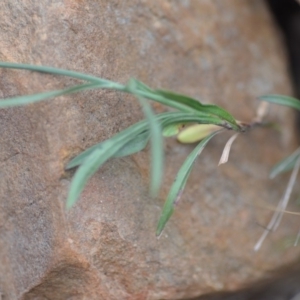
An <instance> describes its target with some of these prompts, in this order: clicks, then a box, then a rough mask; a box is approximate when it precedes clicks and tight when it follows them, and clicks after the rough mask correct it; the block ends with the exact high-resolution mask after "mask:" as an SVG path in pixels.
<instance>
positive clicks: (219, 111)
mask: <svg viewBox="0 0 300 300" xmlns="http://www.w3.org/2000/svg"><path fill="white" fill-rule="evenodd" d="M155 92H156V93H158V94H159V95H162V96H163V97H165V98H167V99H170V100H173V101H176V102H178V103H182V104H184V105H186V106H188V107H191V108H193V109H194V110H196V111H198V112H206V113H209V114H212V115H215V116H217V117H219V118H221V119H222V120H226V121H227V122H228V123H229V124H231V126H232V129H235V130H239V129H240V128H239V126H238V124H237V123H236V120H235V118H234V117H233V116H232V115H231V114H230V113H229V112H228V111H226V110H225V109H223V108H221V107H219V106H217V105H210V104H202V103H200V102H199V101H198V100H196V99H193V98H191V97H188V96H185V95H181V94H177V93H173V92H170V91H166V90H156V91H155Z"/></svg>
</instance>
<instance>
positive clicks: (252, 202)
mask: <svg viewBox="0 0 300 300" xmlns="http://www.w3.org/2000/svg"><path fill="white" fill-rule="evenodd" d="M0 28H1V32H0V45H1V47H0V60H2V61H12V62H23V63H33V64H43V65H50V66H55V67H61V68H66V69H72V70H77V71H82V72H87V73H91V74H94V75H98V76H101V77H104V78H109V79H112V80H114V81H119V82H122V83H125V82H126V81H127V80H128V79H129V78H130V77H135V78H138V79H140V80H142V81H144V82H145V83H147V84H149V85H150V86H153V87H164V88H167V89H173V90H176V91H178V92H182V93H187V94H190V95H191V96H195V97H197V98H199V99H202V100H203V101H204V102H210V103H216V104H219V105H222V106H223V107H225V108H227V109H228V110H229V111H230V112H232V113H233V114H234V115H235V116H236V118H238V119H240V120H244V121H249V120H251V118H252V117H253V116H254V114H255V109H256V107H257V104H258V103H257V100H256V99H255V97H256V96H258V95H261V94H265V93H270V92H272V93H290V92H291V91H290V85H289V79H288V76H287V73H286V63H285V59H284V55H283V52H282V49H281V45H280V41H279V40H278V39H277V33H276V32H275V29H274V26H273V24H272V22H271V18H270V16H269V14H268V11H267V9H266V7H265V6H264V3H263V1H261V0H252V1H241V0H227V1H222V0H202V1H189V0H185V1H158V0H156V1H153V0H144V1H137V0H130V1H117V0H110V1H104V0H101V1H92V0H77V1H74V0H56V1H50V0H39V1H37V0H34V1H32V0H31V1H29V0H24V1H9V0H4V1H1V2H0ZM71 83H73V81H72V80H69V79H64V78H59V77H53V76H47V75H40V74H33V73H29V72H25V71H11V70H0V96H1V97H7V96H13V95H18V94H29V93H33V92H37V91H44V90H50V89H54V88H58V87H62V86H66V85H68V84H71ZM155 107H156V108H157V109H161V107H160V106H158V105H155ZM272 115H273V117H274V119H277V120H279V121H284V120H285V119H288V120H291V119H292V114H291V112H289V111H286V110H284V109H280V110H279V109H277V108H275V107H274V108H272ZM141 118H142V113H141V110H140V108H139V105H138V103H137V101H136V100H135V99H133V98H132V97H129V96H126V95H123V94H120V93H115V92H112V91H97V92H86V93H81V94H76V95H72V96H70V97H60V98H57V99H54V100H51V101H46V102H43V103H38V104H34V105H29V106H25V107H18V108H13V109H5V110H0V128H1V137H0V139H1V143H0V162H1V168H0V191H1V200H0V291H1V293H2V299H6V300H8V299H26V300H29V299H53V300H54V299H55V300H59V299H62V300H63V299H111V300H121V299H128V300H129V299H132V300H134V299H136V300H138V299H148V300H151V299H161V298H164V299H179V298H180V297H191V296H194V295H196V294H201V293H204V292H207V291H210V290H218V289H222V288H235V287H238V286H239V285H241V284H242V283H243V282H244V281H246V280H249V279H253V278H256V277H257V276H259V275H260V274H262V273H263V272H265V271H266V270H268V269H270V268H274V267H276V266H278V265H280V264H283V263H284V262H285V261H289V260H290V259H292V258H293V257H294V255H295V253H293V252H295V251H293V249H288V250H283V249H281V248H280V247H279V246H280V245H282V242H283V239H284V238H285V237H288V236H289V235H293V234H295V233H296V230H297V224H296V223H297V222H296V221H297V219H296V217H289V218H284V222H283V224H282V226H281V227H280V230H279V231H278V232H277V233H276V234H272V235H271V236H270V238H268V240H267V241H266V242H265V244H264V245H263V248H262V249H261V251H260V252H258V253H254V252H253V250H252V249H253V245H254V244H255V242H256V241H257V239H258V238H259V236H260V235H261V233H262V227H261V226H260V225H265V224H266V223H267V222H268V220H269V217H270V215H271V213H272V212H271V211H270V210H268V209H262V208H261V207H260V206H259V205H265V206H274V205H276V203H277V201H278V200H279V198H280V197H281V194H282V193H283V191H284V188H285V185H286V179H287V177H281V178H279V179H276V180H273V181H270V180H268V171H269V169H270V167H271V166H272V165H273V164H274V163H275V162H277V161H278V160H279V159H280V158H281V157H282V156H284V155H286V154H287V153H289V151H291V147H292V144H293V141H292V126H291V122H289V121H288V122H287V121H286V120H285V121H284V125H283V129H282V131H281V132H276V131H274V130H257V131H254V132H252V133H250V134H247V135H245V136H244V137H240V138H239V139H238V140H237V141H236V142H235V144H234V146H233V149H232V153H231V157H230V162H229V163H228V164H227V165H224V166H222V167H220V168H217V163H218V159H219V157H220V154H221V151H222V147H223V145H224V143H225V141H226V139H227V138H228V137H229V135H227V134H225V135H224V136H219V137H217V138H215V139H214V140H213V141H212V142H210V144H209V146H208V148H207V149H208V150H206V151H204V153H203V156H202V157H200V158H199V160H198V162H197V163H196V166H195V168H194V170H193V173H192V176H191V178H190V180H189V182H188V184H187V189H186V191H185V193H184V196H183V197H182V200H181V202H180V204H179V205H178V207H177V210H176V213H175V214H174V216H173V217H172V219H171V221H170V223H169V224H168V225H167V227H166V230H165V231H164V233H163V235H162V236H161V238H160V239H157V238H156V237H155V235H154V233H155V227H156V223H157V220H158V217H159V213H160V211H161V207H162V205H163V199H164V197H165V196H166V194H167V192H168V188H169V186H170V184H171V182H172V180H173V179H174V175H175V173H176V171H177V170H178V168H179V167H180V164H181V162H182V161H183V159H184V158H185V156H186V155H187V154H188V153H189V152H190V151H191V149H192V147H191V146H183V145H179V144H178V143H177V142H176V141H174V140H170V141H168V143H167V144H166V154H167V156H166V176H165V182H164V187H163V190H162V194H161V197H160V198H159V199H156V200H153V199H151V198H149V197H148V194H147V186H148V165H149V159H148V157H149V155H148V154H149V153H148V151H143V152H142V153H139V154H137V155H134V156H132V157H128V158H123V159H118V160H113V161H110V162H108V163H106V164H105V166H104V167H103V168H101V169H100V170H99V171H98V172H97V173H96V175H95V176H94V177H93V178H92V179H91V180H90V181H89V183H88V185H87V187H86V189H85V190H84V192H83V194H82V197H81V199H80V201H79V202H78V204H77V205H76V206H75V207H74V208H72V209H71V211H69V212H65V209H64V203H65V199H66V195H67V191H68V187H69V185H70V178H71V175H72V174H70V173H65V172H64V165H65V163H66V162H67V161H68V160H69V159H70V158H72V157H73V156H74V155H76V154H78V153H79V152H80V151H82V150H83V149H85V148H87V147H88V146H90V145H92V144H94V143H96V142H99V141H101V140H104V139H106V138H108V137H110V136H112V135H113V134H114V133H116V132H118V131H120V130H122V129H123V128H125V127H126V126H128V125H130V124H132V123H134V122H135V121H137V120H139V119H141Z"/></svg>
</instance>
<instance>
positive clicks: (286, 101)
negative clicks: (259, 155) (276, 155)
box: [259, 95, 300, 178]
mask: <svg viewBox="0 0 300 300" xmlns="http://www.w3.org/2000/svg"><path fill="white" fill-rule="evenodd" d="M259 99H260V100H263V101H266V102H270V103H273V104H279V105H283V106H287V107H291V108H294V109H297V110H299V111H300V101H299V100H298V99H295V98H293V97H289V96H284V95H265V96H261V97H259ZM299 157H300V148H299V149H297V150H296V151H295V152H294V153H293V154H291V155H289V156H288V157H286V158H284V159H283V160H282V161H280V162H278V163H277V164H276V165H275V166H274V167H273V168H272V170H271V173H270V178H274V177H275V176H277V175H278V174H280V173H283V172H287V171H291V170H292V169H293V168H294V167H295V165H296V162H297V160H298V159H299Z"/></svg>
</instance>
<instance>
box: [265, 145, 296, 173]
mask: <svg viewBox="0 0 300 300" xmlns="http://www.w3.org/2000/svg"><path fill="white" fill-rule="evenodd" d="M299 156H300V148H298V149H297V150H296V151H295V152H294V153H293V154H291V155H289V156H288V157H286V158H284V159H283V160H281V161H280V162H279V163H277V164H276V165H275V166H274V167H273V168H272V170H271V172H270V178H274V177H275V176H277V175H278V174H280V173H284V172H287V171H291V170H292V169H293V168H294V166H295V164H296V162H297V160H298V158H299Z"/></svg>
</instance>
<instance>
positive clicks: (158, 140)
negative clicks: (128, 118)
mask: <svg viewBox="0 0 300 300" xmlns="http://www.w3.org/2000/svg"><path fill="white" fill-rule="evenodd" d="M139 101H140V102H141V104H142V106H143V111H144V114H145V116H146V118H147V120H148V122H149V128H150V134H151V186H150V194H151V195H152V196H153V197H155V196H157V194H158V192H159V189H160V186H161V183H162V177H163V166H164V150H163V138H162V133H161V126H160V124H159V122H156V120H155V117H154V114H153V112H152V109H151V106H150V105H149V104H148V103H147V101H146V100H144V99H143V98H139Z"/></svg>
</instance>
